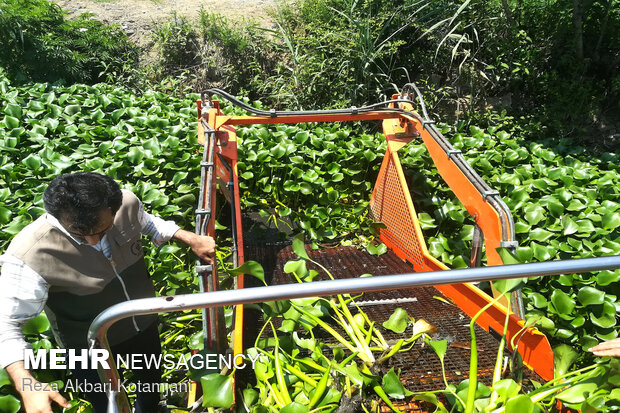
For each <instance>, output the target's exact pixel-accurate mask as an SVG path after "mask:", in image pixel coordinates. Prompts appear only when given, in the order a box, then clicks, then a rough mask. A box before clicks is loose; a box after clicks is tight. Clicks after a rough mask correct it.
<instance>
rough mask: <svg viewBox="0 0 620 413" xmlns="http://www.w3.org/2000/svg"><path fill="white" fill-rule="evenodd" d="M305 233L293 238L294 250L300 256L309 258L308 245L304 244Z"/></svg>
mask: <svg viewBox="0 0 620 413" xmlns="http://www.w3.org/2000/svg"><path fill="white" fill-rule="evenodd" d="M304 239H305V238H304V234H303V233H299V234H297V235H295V238H293V252H294V253H295V254H297V256H298V257H299V258H303V259H305V260H309V259H310V257H308V253H306V246H305V244H304Z"/></svg>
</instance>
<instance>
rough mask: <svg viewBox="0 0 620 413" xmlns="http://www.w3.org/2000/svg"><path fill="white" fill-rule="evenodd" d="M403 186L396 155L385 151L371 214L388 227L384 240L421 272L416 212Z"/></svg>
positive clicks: (421, 250) (420, 236)
mask: <svg viewBox="0 0 620 413" xmlns="http://www.w3.org/2000/svg"><path fill="white" fill-rule="evenodd" d="M406 188H407V184H406V182H405V180H404V176H403V174H402V170H401V168H400V161H398V154H396V153H388V155H386V159H385V161H384V163H383V165H382V166H381V170H380V171H379V176H378V178H377V183H376V184H375V190H374V192H373V196H372V198H371V200H370V208H371V212H372V216H373V219H374V220H375V221H378V222H382V223H384V224H385V225H386V227H387V228H382V229H381V237H382V239H383V240H384V242H386V244H388V245H389V246H390V247H391V248H392V249H394V250H395V251H396V252H397V253H398V255H399V256H401V257H403V258H406V259H408V260H410V261H411V263H412V264H413V266H414V268H415V270H416V271H422V270H423V269H424V258H423V251H424V247H423V245H425V244H424V238H423V236H422V233H421V231H420V228H419V226H418V224H417V223H416V219H415V218H414V217H415V213H416V212H415V209H414V207H413V203H412V202H411V197H410V195H409V193H408V192H405V189H406Z"/></svg>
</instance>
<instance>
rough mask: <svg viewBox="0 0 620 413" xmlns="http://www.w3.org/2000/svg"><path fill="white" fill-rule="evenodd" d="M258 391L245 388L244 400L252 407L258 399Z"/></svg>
mask: <svg viewBox="0 0 620 413" xmlns="http://www.w3.org/2000/svg"><path fill="white" fill-rule="evenodd" d="M258 396H259V394H258V392H257V391H256V390H254V389H250V388H247V389H243V402H244V403H245V405H246V406H248V407H252V406H254V405H255V404H256V402H257V401H258Z"/></svg>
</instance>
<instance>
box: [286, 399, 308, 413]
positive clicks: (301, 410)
mask: <svg viewBox="0 0 620 413" xmlns="http://www.w3.org/2000/svg"><path fill="white" fill-rule="evenodd" d="M280 413H308V408H307V407H306V406H304V405H303V404H299V403H296V402H292V403H289V404H287V405H286V406H284V407H283V408H282V409H281V410H280Z"/></svg>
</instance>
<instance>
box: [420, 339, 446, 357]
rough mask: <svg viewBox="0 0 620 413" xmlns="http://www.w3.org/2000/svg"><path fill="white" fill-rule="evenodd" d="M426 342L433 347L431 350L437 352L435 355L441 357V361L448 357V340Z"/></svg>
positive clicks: (427, 340)
mask: <svg viewBox="0 0 620 413" xmlns="http://www.w3.org/2000/svg"><path fill="white" fill-rule="evenodd" d="M424 342H425V343H426V344H428V345H429V346H431V348H432V349H433V350H434V351H435V354H437V357H439V359H440V360H443V358H444V357H445V355H446V351H447V350H448V341H447V340H429V339H426V340H425V341H424Z"/></svg>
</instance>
